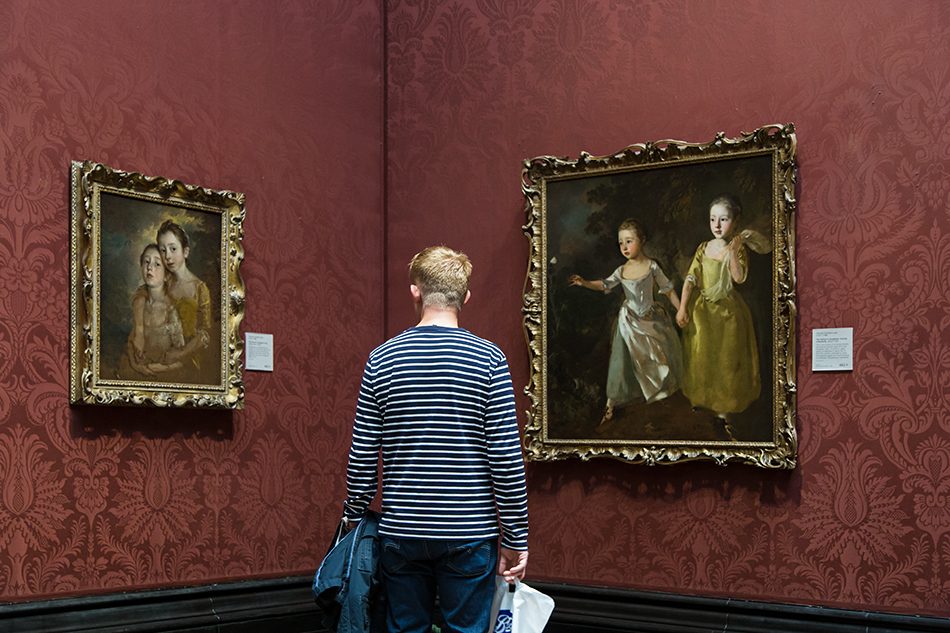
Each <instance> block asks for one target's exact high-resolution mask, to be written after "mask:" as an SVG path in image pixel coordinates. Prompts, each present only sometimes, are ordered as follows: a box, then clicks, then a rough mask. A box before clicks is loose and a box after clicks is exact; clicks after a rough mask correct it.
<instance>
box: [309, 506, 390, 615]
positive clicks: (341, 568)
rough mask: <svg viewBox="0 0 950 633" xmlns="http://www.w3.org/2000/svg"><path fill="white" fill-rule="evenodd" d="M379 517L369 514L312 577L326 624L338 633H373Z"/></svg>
mask: <svg viewBox="0 0 950 633" xmlns="http://www.w3.org/2000/svg"><path fill="white" fill-rule="evenodd" d="M378 528H379V515H378V514H377V513H375V512H372V511H367V512H366V514H365V516H364V517H363V519H362V520H361V521H360V523H359V525H358V526H356V527H355V528H354V529H352V530H350V531H349V532H348V533H347V534H346V535H345V536H344V537H343V539H342V540H341V541H340V542H339V543H338V544H337V545H336V546H335V547H333V549H331V550H330V551H329V552H328V553H327V555H326V558H324V559H323V562H322V563H321V564H320V568H319V569H317V573H316V575H315V576H314V577H313V597H314V600H315V601H316V603H317V605H319V606H320V607H321V609H323V613H324V616H323V624H324V626H326V627H327V628H328V629H330V630H331V631H337V633H370V631H371V630H372V629H371V626H370V625H371V620H372V617H371V612H372V606H371V598H372V597H373V596H372V594H373V593H374V590H375V589H376V566H377V562H378V556H379V531H378Z"/></svg>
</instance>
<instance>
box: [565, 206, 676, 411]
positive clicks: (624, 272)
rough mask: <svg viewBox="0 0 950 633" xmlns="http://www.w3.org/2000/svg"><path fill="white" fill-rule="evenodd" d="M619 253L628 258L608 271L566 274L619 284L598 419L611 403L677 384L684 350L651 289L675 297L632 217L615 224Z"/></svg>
mask: <svg viewBox="0 0 950 633" xmlns="http://www.w3.org/2000/svg"><path fill="white" fill-rule="evenodd" d="M617 239H618V242H619V245H620V252H621V254H622V255H623V256H624V257H625V258H626V259H627V261H626V263H625V264H623V265H621V266H619V267H618V268H617V269H616V270H615V271H614V272H613V273H612V274H611V275H610V276H609V277H607V278H605V279H597V280H593V281H588V280H586V279H584V278H583V277H581V276H580V275H571V277H570V278H569V282H570V284H571V285H572V286H581V287H583V288H587V289H588V290H596V291H599V292H610V291H611V290H613V289H614V288H616V287H617V286H621V287H622V288H623V294H624V302H623V304H622V305H621V306H620V314H619V315H618V318H617V327H616V329H615V330H614V333H613V339H612V341H611V344H610V364H609V366H608V369H607V406H606V407H605V409H604V416H603V418H602V419H601V421H600V424H605V423H606V422H609V421H610V420H611V419H613V416H614V408H615V407H622V406H624V405H627V404H632V403H635V402H647V403H650V402H656V401H658V400H662V399H663V398H666V397H667V396H670V395H672V394H673V393H674V392H676V390H677V389H679V387H680V381H681V379H682V375H683V360H682V359H683V351H682V347H681V345H680V340H679V337H678V336H677V334H676V330H675V329H674V327H673V322H672V320H671V319H670V316H669V314H667V312H666V310H664V309H663V307H662V306H660V305H658V304H657V303H656V300H655V298H654V289H657V290H659V292H660V293H661V294H664V295H666V296H667V297H668V298H669V300H670V303H672V304H673V307H674V308H676V309H677V310H679V305H680V299H679V297H678V296H677V294H676V292H674V290H673V284H672V283H671V282H670V280H669V278H667V276H666V275H665V274H663V271H662V270H661V269H660V266H659V264H657V263H656V262H655V261H654V260H652V259H650V258H649V257H647V256H646V255H645V254H644V253H643V245H644V244H645V243H646V241H647V236H646V231H645V230H644V229H643V226H642V225H641V224H640V223H639V222H637V221H636V220H625V221H624V222H623V223H622V224H621V225H620V227H619V228H618V229H617Z"/></svg>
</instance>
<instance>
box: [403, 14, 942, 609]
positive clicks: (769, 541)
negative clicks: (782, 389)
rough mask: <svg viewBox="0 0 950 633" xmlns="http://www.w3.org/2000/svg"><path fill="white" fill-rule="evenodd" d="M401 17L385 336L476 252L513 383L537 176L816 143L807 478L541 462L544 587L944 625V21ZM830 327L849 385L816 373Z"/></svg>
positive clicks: (518, 370)
mask: <svg viewBox="0 0 950 633" xmlns="http://www.w3.org/2000/svg"><path fill="white" fill-rule="evenodd" d="M387 6H388V15H387V29H388V60H387V62H388V78H389V84H388V86H387V96H388V106H389V118H388V133H389V136H388V147H389V154H388V160H387V165H388V167H389V174H388V176H389V180H388V182H389V190H388V200H389V207H388V218H389V221H388V233H387V237H388V241H387V245H388V257H387V261H388V271H389V272H388V280H389V282H390V283H389V285H388V311H387V314H388V325H387V329H388V330H389V333H390V334H392V333H394V332H396V331H399V330H401V329H402V328H403V327H405V326H408V325H410V324H411V323H412V314H411V312H410V310H409V307H408V300H407V299H406V289H405V285H406V282H405V262H406V261H408V259H409V257H410V256H411V255H412V254H413V253H414V252H416V251H417V250H418V249H419V248H421V247H424V246H426V245H428V244H430V243H437V242H444V243H447V244H450V245H454V246H456V247H458V248H461V249H463V250H466V251H467V252H468V253H469V254H470V255H471V256H472V258H473V260H474V263H475V277H474V280H473V284H474V285H473V289H472V291H473V299H472V301H471V303H470V304H469V306H467V307H466V310H465V312H464V313H463V324H464V325H466V326H467V327H469V328H470V329H472V330H473V331H475V332H478V333H480V334H483V335H486V336H489V337H490V338H494V339H495V340H497V341H498V342H499V343H500V344H501V345H502V347H503V348H504V349H505V351H506V352H507V354H508V356H509V358H510V360H511V365H512V368H513V372H514V378H515V382H516V383H517V384H522V385H524V384H527V380H528V366H527V353H526V349H525V344H524V339H523V334H522V327H521V322H520V308H521V288H522V283H523V280H524V273H525V271H526V260H527V256H528V244H527V242H526V240H525V238H524V237H523V235H522V233H521V225H522V223H523V221H524V216H523V211H522V204H523V201H522V198H521V195H520V190H519V182H520V181H519V176H520V165H521V160H522V159H524V158H527V157H532V156H538V155H545V154H551V155H558V156H572V157H577V156H578V155H579V153H580V152H581V151H582V150H586V151H589V152H591V153H594V154H607V153H610V152H613V151H616V150H619V149H621V148H622V147H624V146H625V145H627V144H630V143H635V142H641V141H648V140H656V139H663V138H679V139H684V140H690V141H697V142H700V141H709V140H711V139H712V137H713V135H714V134H715V133H716V132H718V131H720V130H721V131H725V132H726V133H727V134H730V135H734V134H737V133H738V132H739V131H742V130H746V131H749V130H751V129H752V128H755V127H758V126H760V125H763V124H767V123H784V122H788V121H791V122H794V123H795V124H796V126H797V129H798V133H799V142H800V155H799V161H800V166H801V172H800V191H799V203H800V205H799V217H798V221H799V224H798V233H797V237H798V245H799V250H798V288H799V298H800V301H799V305H800V316H799V322H798V332H799V337H800V341H801V342H802V345H801V349H800V351H799V354H798V363H799V370H798V389H799V400H798V408H799V433H800V441H801V447H800V467H799V468H798V469H797V470H795V471H794V472H791V473H776V472H763V471H760V470H755V469H751V468H745V467H728V468H725V469H723V468H718V467H715V466H707V465H680V466H675V467H671V468H649V467H630V466H627V465H624V464H620V463H615V462H609V461H608V462H603V461H601V462H590V463H580V462H561V463H555V464H542V465H538V464H532V465H531V466H530V509H531V513H532V537H531V545H530V546H531V564H530V569H529V573H530V575H531V576H533V577H536V578H544V579H552V580H564V581H569V582H574V583H585V584H593V585H615V586H625V587H633V588H638V589H647V590H660V591H671V592H681V593H687V594H703V595H716V596H735V597H741V598H750V599H757V600H770V601H778V602H792V603H810V604H823V605H831V606H841V607H853V608H857V609H871V610H883V611H894V612H905V613H928V614H938V615H950V439H948V438H950V334H947V332H948V331H950V299H948V296H950V108H948V107H947V103H948V101H950V5H948V4H947V3H945V2H942V1H941V0H931V1H925V0H921V1H918V2H910V3H905V2H901V1H899V0H871V1H869V0H842V1H840V2H825V1H823V0H805V1H801V2H783V1H779V0H763V1H739V0H711V1H705V2H690V1H686V0H653V1H643V2H628V1H626V0H583V1H582V0H457V1H452V2H437V1H435V0H412V1H409V0H391V1H390V2H388V3H387ZM605 258H608V259H609V258H613V254H612V253H605ZM611 261H612V259H611ZM831 326H852V327H854V328H855V367H856V369H855V371H854V372H852V373H844V374H823V375H813V374H812V372H811V371H810V369H809V368H810V362H811V358H810V343H809V342H810V337H811V330H812V329H813V328H815V327H831ZM521 404H522V407H521V408H522V409H527V408H528V403H527V400H526V399H522V400H521Z"/></svg>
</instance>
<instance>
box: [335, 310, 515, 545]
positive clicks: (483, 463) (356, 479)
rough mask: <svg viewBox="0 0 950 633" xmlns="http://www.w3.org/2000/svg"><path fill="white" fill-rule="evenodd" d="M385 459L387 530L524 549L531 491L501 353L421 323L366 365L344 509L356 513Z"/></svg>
mask: <svg viewBox="0 0 950 633" xmlns="http://www.w3.org/2000/svg"><path fill="white" fill-rule="evenodd" d="M380 451H382V462H383V468H382V470H383V515H382V518H381V520H380V525H379V532H380V534H382V535H383V536H392V537H402V538H431V539H457V540H476V539H482V538H492V537H497V536H498V535H499V523H500V525H501V530H500V533H501V537H502V538H501V544H502V546H504V547H508V548H511V549H515V550H526V549H527V548H528V498H527V491H526V488H525V472H524V459H523V457H522V454H521V441H520V436H519V433H518V423H517V419H516V415H515V399H514V390H513V388H512V383H511V374H510V372H509V370H508V361H507V359H506V358H505V355H504V353H503V352H502V351H501V350H500V349H499V348H498V346H496V345H495V344H494V343H491V342H490V341H486V340H484V339H482V338H479V337H477V336H475V335H474V334H472V333H471V332H468V331H467V330H464V329H462V328H451V327H441V326H432V325H429V326H417V327H414V328H410V329H408V330H406V331H405V332H403V333H402V334H399V335H397V336H395V337H394V338H392V339H390V340H389V341H387V342H386V343H384V344H383V345H381V346H380V347H378V348H376V349H375V350H373V352H372V353H371V354H370V356H369V360H368V361H367V363H366V369H365V371H364V372H363V380H362V383H361V384H360V393H359V399H358V400H357V405H356V419H355V421H354V424H353V443H352V445H351V447H350V460H349V465H348V467H347V471H346V484H347V500H346V503H345V504H344V513H345V515H346V517H347V518H348V519H359V518H360V517H362V515H363V513H364V512H365V511H366V508H367V506H368V505H369V502H370V501H371V500H372V498H373V497H374V496H375V494H376V489H377V485H378V481H377V479H378V477H377V473H378V463H377V462H378V455H379V453H380Z"/></svg>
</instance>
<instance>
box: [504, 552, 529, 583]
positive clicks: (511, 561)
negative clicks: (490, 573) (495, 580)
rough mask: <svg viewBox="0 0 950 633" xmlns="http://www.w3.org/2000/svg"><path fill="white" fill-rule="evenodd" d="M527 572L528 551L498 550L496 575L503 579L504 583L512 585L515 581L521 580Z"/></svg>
mask: <svg viewBox="0 0 950 633" xmlns="http://www.w3.org/2000/svg"><path fill="white" fill-rule="evenodd" d="M527 570H528V550H524V551H523V552H522V551H519V550H514V549H508V548H507V547H499V548H498V575H499V576H504V577H505V582H509V583H513V582H514V581H515V579H518V580H523V579H524V574H525V572H526V571H527Z"/></svg>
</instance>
